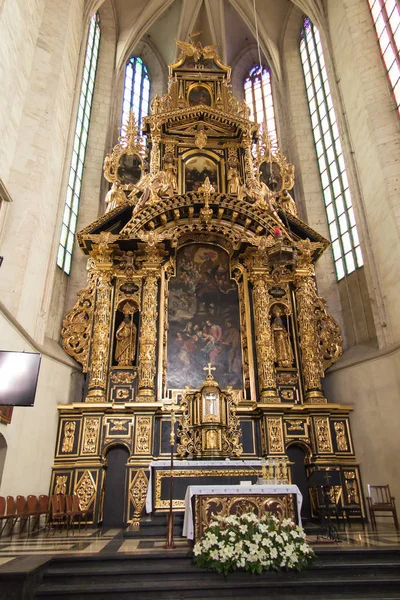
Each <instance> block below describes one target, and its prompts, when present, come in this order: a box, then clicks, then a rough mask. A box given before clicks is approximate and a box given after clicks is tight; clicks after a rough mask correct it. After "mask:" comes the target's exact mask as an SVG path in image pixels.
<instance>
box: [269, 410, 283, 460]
mask: <svg viewBox="0 0 400 600" xmlns="http://www.w3.org/2000/svg"><path fill="white" fill-rule="evenodd" d="M267 431H268V446H269V451H270V452H273V453H280V452H284V445H283V432H282V419H281V418H280V417H268V418H267Z"/></svg>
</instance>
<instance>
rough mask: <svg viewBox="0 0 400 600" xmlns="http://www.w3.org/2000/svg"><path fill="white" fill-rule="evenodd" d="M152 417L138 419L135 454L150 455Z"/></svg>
mask: <svg viewBox="0 0 400 600" xmlns="http://www.w3.org/2000/svg"><path fill="white" fill-rule="evenodd" d="M151 424H152V418H151V417H143V416H138V417H136V430H135V454H149V453H150V449H151Z"/></svg>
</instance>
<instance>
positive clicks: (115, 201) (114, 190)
mask: <svg viewBox="0 0 400 600" xmlns="http://www.w3.org/2000/svg"><path fill="white" fill-rule="evenodd" d="M125 202H126V196H125V193H124V190H123V189H122V186H121V184H120V183H119V181H114V183H113V184H112V186H111V189H110V190H109V191H108V193H107V195H106V205H107V207H106V213H108V212H110V211H111V210H113V209H114V208H116V207H117V206H121V204H124V203H125Z"/></svg>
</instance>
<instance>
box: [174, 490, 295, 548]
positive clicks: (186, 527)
mask: <svg viewBox="0 0 400 600" xmlns="http://www.w3.org/2000/svg"><path fill="white" fill-rule="evenodd" d="M302 502H303V496H302V495H301V493H300V490H299V488H298V487H297V485H251V486H249V485H234V486H233V485H232V486H225V485H205V486H189V487H188V488H187V490H186V496H185V518H184V521H183V535H184V536H185V537H187V538H188V539H190V540H192V539H194V538H195V539H197V540H198V539H200V538H201V536H202V533H203V531H204V529H205V528H206V527H207V526H208V524H209V522H210V521H211V520H212V517H213V516H214V515H216V514H218V515H223V516H228V515H232V514H243V513H245V512H254V513H255V514H256V515H258V516H262V515H264V514H265V513H268V512H272V513H275V514H279V515H282V516H284V517H288V518H291V519H293V520H294V521H295V522H296V523H298V524H299V525H301V516H300V511H301V505H302Z"/></svg>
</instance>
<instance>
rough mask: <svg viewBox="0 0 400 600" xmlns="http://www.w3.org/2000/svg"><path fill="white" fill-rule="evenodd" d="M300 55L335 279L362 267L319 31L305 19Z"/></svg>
mask: <svg viewBox="0 0 400 600" xmlns="http://www.w3.org/2000/svg"><path fill="white" fill-rule="evenodd" d="M300 54H301V62H302V64H303V72H304V80H305V84H306V90H307V98H308V107H309V110H310V116H311V124H312V130H313V135H314V142H315V150H316V153H317V161H318V167H319V172H320V177H321V184H322V190H323V196H324V202H325V209H326V215H327V219H328V226H329V234H330V239H331V242H332V251H333V258H334V261H335V268H336V276H337V279H338V280H340V279H343V277H345V276H346V275H349V274H350V273H351V272H352V271H354V270H355V269H356V268H358V267H361V266H362V265H363V258H362V254H361V248H360V241H359V238H358V233H357V226H356V220H355V216H354V211H353V203H352V198H351V194H350V189H349V183H348V179H347V175H346V167H345V162H344V157H343V151H342V145H341V143H340V135H339V129H338V126H337V122H336V115H335V110H334V108H333V103H332V96H331V91H330V88H329V82H328V75H327V71H326V67H325V60H324V55H323V51H322V45H321V39H320V35H319V32H318V29H317V28H316V27H315V25H313V23H312V22H311V21H310V19H308V18H306V19H304V25H303V29H302V31H301V37H300Z"/></svg>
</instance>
